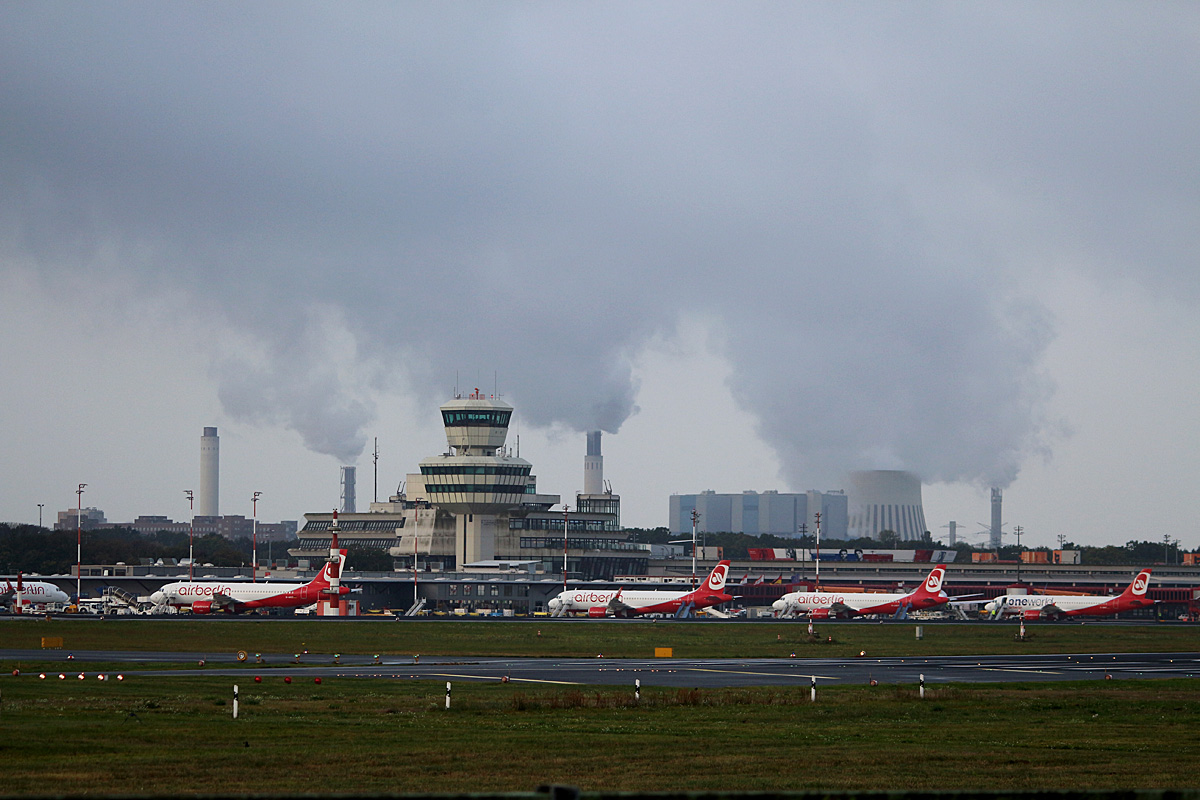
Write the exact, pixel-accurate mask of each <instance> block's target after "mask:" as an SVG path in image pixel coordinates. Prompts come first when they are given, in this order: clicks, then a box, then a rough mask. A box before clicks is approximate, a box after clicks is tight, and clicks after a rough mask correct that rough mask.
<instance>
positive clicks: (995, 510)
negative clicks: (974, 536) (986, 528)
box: [988, 489, 1004, 550]
mask: <svg viewBox="0 0 1200 800" xmlns="http://www.w3.org/2000/svg"><path fill="white" fill-rule="evenodd" d="M1002 505H1003V496H1002V495H1001V492H1000V490H999V489H992V530H991V535H990V536H988V547H990V548H991V549H993V550H997V549H999V547H1000V527H1001V526H1002V525H1003V524H1004V523H1003V522H1001V519H1002V516H1001V506H1002Z"/></svg>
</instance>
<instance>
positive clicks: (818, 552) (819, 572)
mask: <svg viewBox="0 0 1200 800" xmlns="http://www.w3.org/2000/svg"><path fill="white" fill-rule="evenodd" d="M814 559H815V561H816V563H817V585H816V586H815V587H813V591H814V592H819V591H821V512H820V511H818V512H817V552H816V555H815V556H814Z"/></svg>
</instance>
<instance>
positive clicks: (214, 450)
mask: <svg viewBox="0 0 1200 800" xmlns="http://www.w3.org/2000/svg"><path fill="white" fill-rule="evenodd" d="M220 462H221V440H220V439H219V438H217V429H216V428H205V429H204V434H203V435H202V436H201V437H200V495H199V496H198V497H197V498H196V500H197V502H196V515H197V516H201V517H219V516H220V515H221V510H220V509H221V503H220V496H219V494H220V488H219V485H218V481H219V479H220Z"/></svg>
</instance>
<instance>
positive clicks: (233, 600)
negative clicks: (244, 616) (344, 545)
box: [150, 550, 350, 614]
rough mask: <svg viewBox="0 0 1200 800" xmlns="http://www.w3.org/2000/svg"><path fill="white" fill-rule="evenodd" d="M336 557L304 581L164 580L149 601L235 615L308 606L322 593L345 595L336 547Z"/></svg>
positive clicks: (161, 605) (346, 589) (342, 558)
mask: <svg viewBox="0 0 1200 800" xmlns="http://www.w3.org/2000/svg"><path fill="white" fill-rule="evenodd" d="M337 552H338V554H339V555H338V559H337V561H336V562H335V561H333V560H332V559H331V560H330V561H328V562H327V563H326V564H325V566H324V567H323V568H322V569H321V572H320V573H319V574H318V575H317V577H315V578H313V579H312V580H311V581H309V582H308V583H233V582H227V581H178V582H176V583H168V584H167V585H166V586H164V587H162V588H161V589H159V590H158V591H157V592H155V593H154V594H152V595H150V602H151V603H153V604H154V606H155V607H157V608H164V607H167V606H172V607H175V608H187V609H191V612H192V613H193V614H211V613H213V612H217V611H224V612H226V613H229V614H239V613H241V612H243V611H253V610H254V609H256V608H298V607H300V606H307V605H311V604H312V603H315V602H317V601H318V600H320V599H321V598H322V597H323V596H326V597H327V596H330V595H337V596H339V597H340V596H341V595H346V594H349V593H350V588H349V587H347V586H342V585H341V583H340V580H339V578H340V576H341V574H342V568H343V567H344V566H345V564H346V551H345V550H338V551H337Z"/></svg>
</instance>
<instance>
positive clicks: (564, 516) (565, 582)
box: [563, 503, 571, 592]
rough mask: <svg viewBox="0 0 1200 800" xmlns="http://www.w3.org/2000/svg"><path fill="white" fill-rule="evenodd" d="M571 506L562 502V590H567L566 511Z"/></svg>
mask: <svg viewBox="0 0 1200 800" xmlns="http://www.w3.org/2000/svg"><path fill="white" fill-rule="evenodd" d="M570 510H571V507H570V506H569V505H567V504H566V503H563V591H564V592H565V591H566V590H567V527H568V525H567V516H568V515H567V512H569V511H570Z"/></svg>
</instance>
